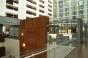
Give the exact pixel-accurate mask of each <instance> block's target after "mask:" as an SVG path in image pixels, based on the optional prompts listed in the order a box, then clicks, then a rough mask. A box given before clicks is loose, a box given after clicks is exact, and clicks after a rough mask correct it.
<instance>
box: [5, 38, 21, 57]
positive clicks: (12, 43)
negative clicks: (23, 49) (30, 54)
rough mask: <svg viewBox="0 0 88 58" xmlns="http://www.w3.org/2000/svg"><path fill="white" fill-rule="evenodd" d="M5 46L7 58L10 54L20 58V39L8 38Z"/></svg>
mask: <svg viewBox="0 0 88 58" xmlns="http://www.w3.org/2000/svg"><path fill="white" fill-rule="evenodd" d="M5 47H6V58H9V57H8V56H10V55H11V56H15V57H16V58H20V50H19V40H15V39H6V40H5ZM4 58H5V57H4Z"/></svg>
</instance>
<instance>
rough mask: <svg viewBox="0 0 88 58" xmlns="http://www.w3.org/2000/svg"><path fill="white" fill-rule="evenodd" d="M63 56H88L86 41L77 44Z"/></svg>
mask: <svg viewBox="0 0 88 58" xmlns="http://www.w3.org/2000/svg"><path fill="white" fill-rule="evenodd" d="M65 58H88V41H86V42H85V43H80V44H78V45H77V48H75V49H74V50H73V51H72V52H71V53H70V54H69V55H68V56H67V57H65Z"/></svg>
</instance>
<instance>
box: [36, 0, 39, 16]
mask: <svg viewBox="0 0 88 58" xmlns="http://www.w3.org/2000/svg"><path fill="white" fill-rule="evenodd" d="M36 2H37V5H36V16H37V17H39V0H36Z"/></svg>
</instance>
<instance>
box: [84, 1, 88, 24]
mask: <svg viewBox="0 0 88 58" xmlns="http://www.w3.org/2000/svg"><path fill="white" fill-rule="evenodd" d="M87 13H88V12H87V0H84V22H85V23H87Z"/></svg>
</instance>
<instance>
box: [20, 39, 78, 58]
mask: <svg viewBox="0 0 88 58" xmlns="http://www.w3.org/2000/svg"><path fill="white" fill-rule="evenodd" d="M76 40H77V39H76V38H73V39H68V38H67V39H66V38H64V39H62V38H58V39H52V40H51V41H48V43H47V48H45V49H41V50H38V51H35V52H33V53H27V54H25V55H23V56H21V58H33V57H39V58H43V57H44V58H65V57H66V56H67V55H68V54H69V53H70V52H71V51H72V50H73V49H75V47H76ZM27 52H28V51H27Z"/></svg>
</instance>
